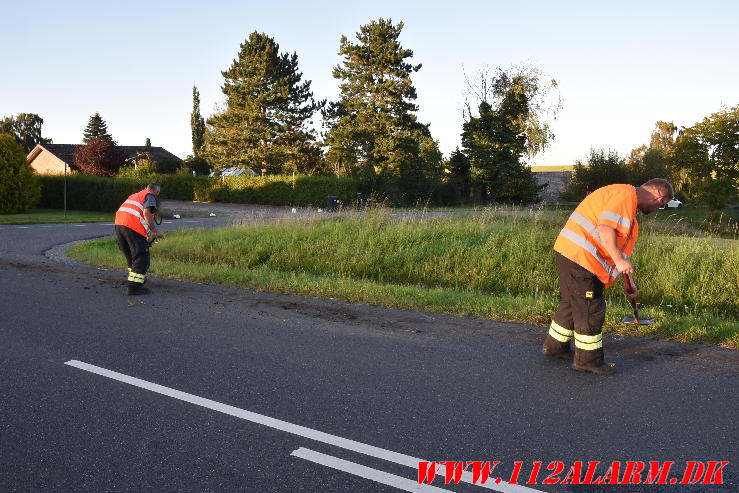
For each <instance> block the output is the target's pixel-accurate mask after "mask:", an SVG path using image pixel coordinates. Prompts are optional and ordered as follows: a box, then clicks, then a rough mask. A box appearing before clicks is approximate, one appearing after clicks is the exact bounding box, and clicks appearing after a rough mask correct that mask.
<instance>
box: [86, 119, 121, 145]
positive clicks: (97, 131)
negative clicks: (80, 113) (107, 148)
mask: <svg viewBox="0 0 739 493" xmlns="http://www.w3.org/2000/svg"><path fill="white" fill-rule="evenodd" d="M82 135H83V136H84V137H83V139H82V142H84V143H85V144H88V143H90V141H91V140H92V139H95V138H97V137H105V138H107V139H108V140H110V141H111V142H113V145H115V141H114V140H113V137H111V135H110V134H109V133H108V124H107V123H105V120H103V119H102V117H101V116H100V113H95V114H94V115H92V116H91V117H90V121H89V122H87V127H85V130H84V132H83V133H82Z"/></svg>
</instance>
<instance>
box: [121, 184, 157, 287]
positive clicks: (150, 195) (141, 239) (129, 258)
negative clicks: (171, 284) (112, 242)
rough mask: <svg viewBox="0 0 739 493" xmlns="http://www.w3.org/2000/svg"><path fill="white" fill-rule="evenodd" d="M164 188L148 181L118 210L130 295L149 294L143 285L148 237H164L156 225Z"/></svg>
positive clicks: (148, 258) (147, 256) (147, 263)
mask: <svg viewBox="0 0 739 493" xmlns="http://www.w3.org/2000/svg"><path fill="white" fill-rule="evenodd" d="M160 190H161V187H160V186H159V184H157V183H149V184H148V185H147V186H146V188H145V189H143V190H141V191H140V192H136V193H134V194H133V195H131V196H130V197H128V198H127V199H126V201H125V202H123V204H121V206H120V207H119V208H118V211H117V212H116V213H115V236H116V239H117V240H118V246H119V247H120V249H121V251H122V252H123V255H125V256H126V262H127V263H128V284H127V288H128V294H129V295H139V294H146V293H148V292H149V291H148V289H147V288H145V287H143V286H144V281H145V280H146V271H147V270H148V269H149V263H150V256H149V246H150V242H149V239H151V240H152V241H153V240H154V239H156V238H164V235H163V234H162V233H160V232H159V230H157V228H156V226H155V225H154V214H156V211H157V196H158V195H159V191H160Z"/></svg>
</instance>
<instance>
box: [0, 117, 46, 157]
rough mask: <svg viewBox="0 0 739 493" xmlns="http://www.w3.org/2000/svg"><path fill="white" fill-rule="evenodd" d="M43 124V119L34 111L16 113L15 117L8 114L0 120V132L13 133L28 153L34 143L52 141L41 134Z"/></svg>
mask: <svg viewBox="0 0 739 493" xmlns="http://www.w3.org/2000/svg"><path fill="white" fill-rule="evenodd" d="M43 124H44V119H43V118H41V117H40V116H38V115H37V114H35V113H18V114H17V115H16V116H15V117H12V116H8V117H5V118H3V119H2V121H0V133H8V134H11V135H13V136H14V137H15V139H16V140H17V141H18V143H19V144H20V145H21V146H23V149H24V150H25V151H26V154H28V153H29V152H31V150H32V149H33V148H34V147H36V144H51V143H52V141H51V139H45V138H43V137H42V136H41V126H42V125H43Z"/></svg>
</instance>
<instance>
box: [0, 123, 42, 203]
mask: <svg viewBox="0 0 739 493" xmlns="http://www.w3.org/2000/svg"><path fill="white" fill-rule="evenodd" d="M40 198H41V185H40V184H39V182H38V178H37V177H36V175H35V174H34V172H33V170H32V169H31V166H29V164H28V162H27V161H26V152H25V149H23V146H21V145H20V144H19V143H18V142H17V140H16V137H15V136H13V135H11V134H8V133H0V214H17V213H23V212H26V211H27V210H28V209H30V208H32V207H34V206H35V205H36V204H38V201H39V199H40Z"/></svg>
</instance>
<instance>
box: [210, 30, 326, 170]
mask: <svg viewBox="0 0 739 493" xmlns="http://www.w3.org/2000/svg"><path fill="white" fill-rule="evenodd" d="M222 74H223V77H224V78H225V83H224V85H223V88H222V90H223V93H224V94H225V96H226V109H225V110H224V111H223V112H221V113H218V114H215V115H213V116H211V117H210V118H209V119H208V122H207V125H208V127H207V130H206V133H205V149H204V152H203V154H204V157H205V158H206V159H207V160H208V162H210V163H211V164H212V165H213V166H214V168H216V169H221V168H224V167H228V166H245V167H257V168H266V169H268V170H269V172H271V173H289V172H295V171H297V172H301V173H310V172H313V171H314V170H315V169H316V168H317V167H318V166H319V165H320V157H321V154H320V149H319V148H318V146H317V145H316V143H315V139H316V133H315V131H314V130H312V129H311V128H310V127H309V120H310V118H311V117H312V116H313V115H314V114H315V112H316V111H318V110H319V109H321V108H322V107H323V102H320V101H318V102H317V101H315V100H314V99H313V93H312V92H311V90H310V85H311V82H310V81H304V82H302V77H303V74H302V73H301V72H299V71H298V56H297V55H296V54H295V53H293V54H292V55H290V54H287V53H280V52H279V45H278V44H277V43H276V42H275V40H274V39H272V38H271V37H269V36H267V35H266V34H264V33H257V32H256V31H255V32H253V33H251V35H249V38H248V39H247V40H246V41H245V42H244V43H242V44H241V49H240V51H239V55H238V58H237V59H236V60H234V62H233V64H232V65H231V67H230V68H229V69H228V70H226V71H225V72H222Z"/></svg>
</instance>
